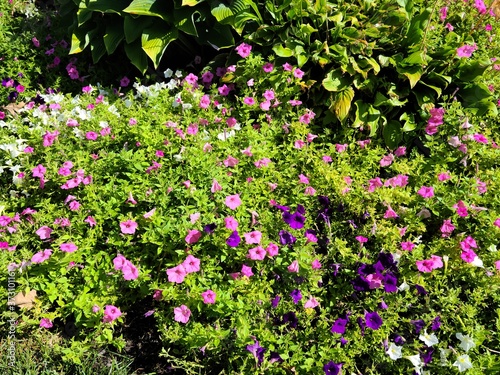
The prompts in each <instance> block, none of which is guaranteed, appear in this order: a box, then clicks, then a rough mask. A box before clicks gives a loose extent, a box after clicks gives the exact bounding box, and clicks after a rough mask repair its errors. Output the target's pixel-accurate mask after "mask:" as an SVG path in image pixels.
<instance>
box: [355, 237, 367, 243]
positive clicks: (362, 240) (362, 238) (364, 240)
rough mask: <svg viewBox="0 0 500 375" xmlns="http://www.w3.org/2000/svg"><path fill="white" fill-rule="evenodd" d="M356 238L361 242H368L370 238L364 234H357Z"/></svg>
mask: <svg viewBox="0 0 500 375" xmlns="http://www.w3.org/2000/svg"><path fill="white" fill-rule="evenodd" d="M356 240H357V241H358V242H359V243H361V244H363V243H366V242H368V238H366V237H363V236H356Z"/></svg>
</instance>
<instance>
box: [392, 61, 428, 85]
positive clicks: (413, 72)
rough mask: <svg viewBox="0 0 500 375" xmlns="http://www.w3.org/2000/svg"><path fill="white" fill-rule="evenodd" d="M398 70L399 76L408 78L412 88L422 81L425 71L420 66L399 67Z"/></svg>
mask: <svg viewBox="0 0 500 375" xmlns="http://www.w3.org/2000/svg"><path fill="white" fill-rule="evenodd" d="M396 70H397V71H398V73H399V74H403V75H404V76H406V78H408V80H409V81H410V87H411V88H414V87H415V85H416V84H417V82H418V81H419V80H420V77H422V74H423V72H424V71H423V69H422V67H420V66H418V65H410V66H407V67H401V66H399V67H397V68H396Z"/></svg>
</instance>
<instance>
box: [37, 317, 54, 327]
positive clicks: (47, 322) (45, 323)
mask: <svg viewBox="0 0 500 375" xmlns="http://www.w3.org/2000/svg"><path fill="white" fill-rule="evenodd" d="M52 326H53V324H52V321H51V320H50V319H47V318H42V319H41V320H40V327H42V328H47V329H48V328H52Z"/></svg>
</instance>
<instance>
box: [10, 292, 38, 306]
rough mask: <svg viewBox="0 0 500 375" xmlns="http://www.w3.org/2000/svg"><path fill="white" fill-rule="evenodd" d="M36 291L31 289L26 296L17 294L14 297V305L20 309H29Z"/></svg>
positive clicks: (20, 293) (23, 293)
mask: <svg viewBox="0 0 500 375" xmlns="http://www.w3.org/2000/svg"><path fill="white" fill-rule="evenodd" d="M35 297H36V290H34V289H32V290H30V291H29V292H28V293H27V294H26V293H25V292H19V293H17V295H16V296H15V297H14V305H16V306H19V308H21V309H31V308H32V307H33V303H34V302H35Z"/></svg>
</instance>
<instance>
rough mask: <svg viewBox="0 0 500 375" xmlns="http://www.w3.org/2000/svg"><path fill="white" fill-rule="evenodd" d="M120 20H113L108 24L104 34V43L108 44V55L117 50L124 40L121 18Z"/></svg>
mask: <svg viewBox="0 0 500 375" xmlns="http://www.w3.org/2000/svg"><path fill="white" fill-rule="evenodd" d="M118 21H120V22H111V23H109V24H108V25H107V26H106V34H104V38H103V39H104V45H105V46H106V51H107V52H108V55H111V54H112V53H113V52H115V50H116V47H118V45H119V44H120V42H121V41H122V40H123V37H124V33H123V25H122V23H121V20H118Z"/></svg>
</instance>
